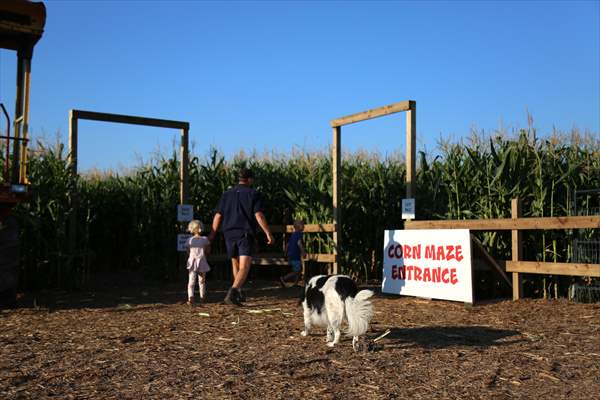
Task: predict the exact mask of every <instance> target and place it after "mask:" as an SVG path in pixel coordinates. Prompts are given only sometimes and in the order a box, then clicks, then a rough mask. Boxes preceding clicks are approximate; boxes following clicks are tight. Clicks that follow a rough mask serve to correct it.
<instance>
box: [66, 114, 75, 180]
mask: <svg viewBox="0 0 600 400" xmlns="http://www.w3.org/2000/svg"><path fill="white" fill-rule="evenodd" d="M67 157H68V158H67V159H68V163H69V167H71V171H72V172H73V173H74V174H76V173H77V114H76V113H75V111H74V110H69V154H68V156H67Z"/></svg>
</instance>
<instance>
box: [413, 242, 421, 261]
mask: <svg viewBox="0 0 600 400" xmlns="http://www.w3.org/2000/svg"><path fill="white" fill-rule="evenodd" d="M413 258H414V259H415V260H419V259H420V258H421V245H420V244H418V245H416V246H413Z"/></svg>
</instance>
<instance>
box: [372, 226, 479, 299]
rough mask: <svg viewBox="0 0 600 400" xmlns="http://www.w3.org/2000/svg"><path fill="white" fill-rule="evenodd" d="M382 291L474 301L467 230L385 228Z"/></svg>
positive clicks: (469, 238) (469, 239)
mask: <svg viewBox="0 0 600 400" xmlns="http://www.w3.org/2000/svg"><path fill="white" fill-rule="evenodd" d="M383 243H384V245H383V246H384V247H383V282H382V284H381V291H382V292H384V293H392V294H401V295H406V296H419V297H427V298H432V299H444V300H454V301H462V302H465V303H473V285H472V270H471V268H472V267H471V236H470V233H469V230H468V229H423V230H420V229H419V230H387V231H385V237H384V240H383Z"/></svg>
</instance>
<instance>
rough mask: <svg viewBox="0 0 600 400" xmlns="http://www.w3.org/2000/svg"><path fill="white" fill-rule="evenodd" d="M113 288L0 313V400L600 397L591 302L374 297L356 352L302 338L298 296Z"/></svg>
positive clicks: (53, 296) (259, 286) (50, 297)
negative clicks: (200, 301) (202, 295)
mask: <svg viewBox="0 0 600 400" xmlns="http://www.w3.org/2000/svg"><path fill="white" fill-rule="evenodd" d="M113 286H114V287H110V288H109V289H105V290H94V291H82V292H78V293H64V292H53V293H44V294H40V295H38V296H36V299H35V300H36V305H37V306H38V307H33V295H31V294H27V295H25V296H24V297H23V298H21V299H20V300H19V305H18V307H17V308H13V309H5V310H2V311H1V312H0V398H3V399H5V398H6V399H41V398H50V397H55V398H61V399H88V398H93V399H104V398H114V399H138V398H152V399H177V398H204V399H256V398H260V399H265V400H266V399H309V398H310V399H400V398H406V399H408V398H410V399H440V398H449V399H469V398H485V399H504V398H527V399H534V398H543V397H546V398H571V399H598V398H600V305H598V304H595V305H589V304H587V305H586V304H575V303H570V302H568V301H566V300H560V301H544V300H523V301H518V302H512V301H508V300H507V301H496V302H487V303H485V304H479V305H475V306H474V307H467V306H465V305H464V304H461V303H452V302H446V301H428V300H423V299H416V298H408V297H396V296H385V295H381V294H377V295H376V297H375V298H374V306H375V310H376V314H375V317H374V319H373V321H372V325H371V331H370V332H369V333H368V338H367V339H368V340H367V339H366V340H365V341H364V342H363V343H362V345H363V346H362V349H361V350H360V351H358V352H355V351H354V350H353V349H352V346H351V340H350V339H348V338H344V339H343V341H342V342H341V344H340V345H339V346H337V347H335V348H333V349H330V348H328V347H327V346H325V342H324V337H325V334H324V331H323V330H321V331H318V332H315V333H314V334H313V335H312V336H309V337H306V338H305V337H302V336H300V335H299V333H300V330H301V329H302V309H301V307H300V306H298V301H297V296H298V294H299V291H300V288H290V289H286V290H283V289H281V288H279V287H278V286H276V285H275V284H274V283H272V282H264V281H261V282H252V283H251V285H249V287H248V290H247V294H248V301H247V303H246V306H245V307H242V308H237V307H232V306H226V305H223V304H221V303H220V301H221V300H222V298H223V296H224V287H223V286H221V287H219V286H218V284H217V283H214V282H210V283H209V291H210V293H209V299H208V302H207V304H204V305H199V306H196V307H189V306H187V305H185V304H183V303H182V300H184V298H185V292H184V291H183V290H182V289H183V288H184V286H185V284H183V283H182V284H179V285H168V286H151V285H149V286H144V287H141V288H140V287H138V288H136V289H132V288H131V287H128V285H122V287H119V285H113ZM388 329H390V330H391V333H390V334H388V335H387V336H386V337H384V338H383V339H381V340H379V341H377V342H376V343H373V342H372V341H371V340H372V339H373V338H375V337H377V336H379V335H380V334H382V333H383V332H385V331H386V330H388Z"/></svg>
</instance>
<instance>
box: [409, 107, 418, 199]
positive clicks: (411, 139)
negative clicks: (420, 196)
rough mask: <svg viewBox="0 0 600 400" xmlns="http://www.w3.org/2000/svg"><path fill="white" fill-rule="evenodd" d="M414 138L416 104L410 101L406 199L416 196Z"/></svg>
mask: <svg viewBox="0 0 600 400" xmlns="http://www.w3.org/2000/svg"><path fill="white" fill-rule="evenodd" d="M416 138H417V103H416V102H415V101H412V100H411V101H410V109H409V110H408V111H406V198H407V199H410V198H414V197H415V194H416V190H415V189H416V176H415V170H416V155H417V151H416Z"/></svg>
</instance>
